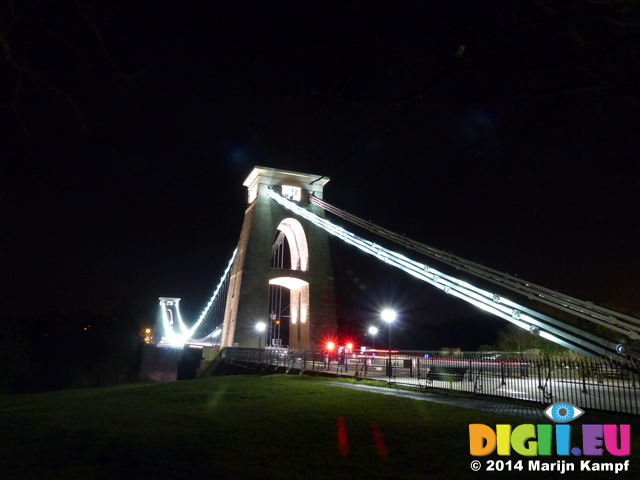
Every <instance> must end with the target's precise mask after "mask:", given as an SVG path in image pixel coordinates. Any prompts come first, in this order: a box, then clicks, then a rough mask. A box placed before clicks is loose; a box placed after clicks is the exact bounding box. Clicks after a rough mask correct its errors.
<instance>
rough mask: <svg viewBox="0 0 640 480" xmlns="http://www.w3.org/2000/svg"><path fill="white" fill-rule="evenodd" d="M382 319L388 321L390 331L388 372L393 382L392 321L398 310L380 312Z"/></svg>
mask: <svg viewBox="0 0 640 480" xmlns="http://www.w3.org/2000/svg"><path fill="white" fill-rule="evenodd" d="M380 316H381V318H382V320H384V321H385V322H387V329H388V332H389V343H388V345H387V346H388V347H389V365H388V366H387V374H388V376H389V382H391V374H392V369H391V323H392V322H393V321H394V320H395V319H396V312H394V311H393V310H388V309H387V310H383V311H382V313H381V314H380Z"/></svg>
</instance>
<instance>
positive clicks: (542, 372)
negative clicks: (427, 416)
mask: <svg viewBox="0 0 640 480" xmlns="http://www.w3.org/2000/svg"><path fill="white" fill-rule="evenodd" d="M223 358H225V359H227V361H233V362H247V363H250V364H254V365H256V366H258V365H262V366H268V365H272V366H275V367H284V369H285V370H286V371H288V370H290V369H299V370H300V371H301V372H302V371H312V372H316V373H321V372H327V373H332V374H337V375H340V376H350V377H355V378H363V379H371V380H383V381H388V382H392V383H398V384H403V385H411V386H415V387H421V388H440V389H447V390H457V391H462V392H470V393H474V394H478V395H496V396H501V397H508V398H513V399H520V400H529V401H534V402H539V403H544V404H552V403H556V402H568V403H571V404H573V405H577V406H579V407H583V408H590V409H596V410H606V411H611V412H621V413H630V414H634V415H639V414H640V402H639V399H638V387H640V362H638V361H637V360H629V361H628V362H619V361H613V360H608V359H598V358H575V357H542V356H528V355H521V354H517V353H457V352H456V353H447V352H415V351H407V352H391V353H390V354H389V353H388V352H380V351H378V352H371V353H370V352H367V353H366V354H343V355H335V354H331V353H326V352H323V353H314V352H294V351H288V350H284V349H283V350H278V349H269V348H267V349H251V348H226V349H225V350H224V352H223ZM281 370H282V369H281Z"/></svg>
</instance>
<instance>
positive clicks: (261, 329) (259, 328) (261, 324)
mask: <svg viewBox="0 0 640 480" xmlns="http://www.w3.org/2000/svg"><path fill="white" fill-rule="evenodd" d="M266 328H267V324H266V323H264V322H258V323H256V330H257V331H258V350H259V349H260V348H262V347H261V345H260V342H261V340H262V332H264V331H265V329H266Z"/></svg>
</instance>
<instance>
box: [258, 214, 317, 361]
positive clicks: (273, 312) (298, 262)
mask: <svg viewBox="0 0 640 480" xmlns="http://www.w3.org/2000/svg"><path fill="white" fill-rule="evenodd" d="M271 268H274V269H279V270H288V271H290V272H292V271H303V272H304V271H307V270H308V269H309V248H308V245H307V237H306V235H305V233H304V229H303V228H302V225H301V224H300V222H299V221H298V220H296V219H294V218H285V219H284V220H282V222H280V224H279V225H278V228H277V229H276V234H275V237H274V240H273V246H272V249H271ZM283 273H284V272H283ZM308 317H309V283H308V282H306V281H304V280H302V279H299V278H295V277H294V276H292V275H291V273H290V274H289V276H284V275H282V276H278V277H277V278H273V279H271V280H269V331H268V332H267V345H269V346H272V347H288V348H292V349H296V350H301V349H309V348H311V344H310V336H309V335H310V333H309V322H308Z"/></svg>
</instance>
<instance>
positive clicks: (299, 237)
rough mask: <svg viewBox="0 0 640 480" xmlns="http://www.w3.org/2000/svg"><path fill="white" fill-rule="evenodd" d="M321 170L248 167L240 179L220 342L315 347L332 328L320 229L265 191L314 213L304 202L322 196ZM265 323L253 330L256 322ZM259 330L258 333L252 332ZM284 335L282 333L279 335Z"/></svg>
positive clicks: (329, 279)
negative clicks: (240, 213) (241, 210)
mask: <svg viewBox="0 0 640 480" xmlns="http://www.w3.org/2000/svg"><path fill="white" fill-rule="evenodd" d="M328 181H329V178H327V177H321V176H320V175H310V174H306V173H297V172H289V171H286V170H276V169H273V168H267V167H255V168H254V169H253V171H252V172H251V173H250V174H249V176H248V177H247V179H246V180H245V181H244V183H243V185H244V186H246V187H247V188H248V195H249V198H248V200H249V205H248V207H247V209H246V211H245V217H244V223H243V224H242V231H241V233H240V241H239V242H238V253H237V255H236V258H235V261H234V264H233V267H232V269H231V277H230V279H229V290H228V294H227V303H226V307H225V308H226V309H225V316H224V324H223V329H222V339H221V344H222V346H223V347H232V346H239V347H254V348H255V347H258V346H259V341H260V340H261V341H262V345H265V343H266V344H268V345H269V344H270V345H278V344H280V343H281V344H282V345H283V346H284V345H288V346H289V348H292V349H296V350H310V349H313V348H316V347H318V346H319V345H320V344H321V343H322V342H323V341H326V339H327V338H335V335H336V332H337V322H336V306H335V292H334V281H333V268H332V265H331V257H330V255H329V241H328V234H327V233H326V232H325V231H324V230H322V229H320V228H317V227H316V226H315V225H312V224H311V223H309V222H308V221H307V220H305V219H302V218H294V216H293V214H292V213H291V212H289V211H287V210H286V209H284V208H283V207H281V206H280V205H278V204H277V203H276V202H275V201H273V200H272V199H270V198H269V197H267V191H268V189H271V188H272V189H273V190H274V191H275V192H277V193H280V194H282V195H283V196H286V197H288V198H290V199H292V200H294V201H296V202H297V203H298V204H299V205H300V206H302V207H303V208H306V209H308V210H310V211H312V212H314V213H316V214H318V215H320V216H324V211H323V210H322V209H320V208H319V207H317V206H316V205H312V204H310V203H309V201H308V195H309V194H310V193H313V194H314V195H315V196H317V197H319V198H322V189H323V187H324V185H326V183H327V182H328ZM259 322H264V323H266V324H267V325H268V326H269V328H268V333H267V334H266V338H265V334H264V333H263V334H260V333H259V332H258V331H257V330H256V324H257V323H259ZM260 335H262V337H261V336H260ZM287 337H288V338H287Z"/></svg>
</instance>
